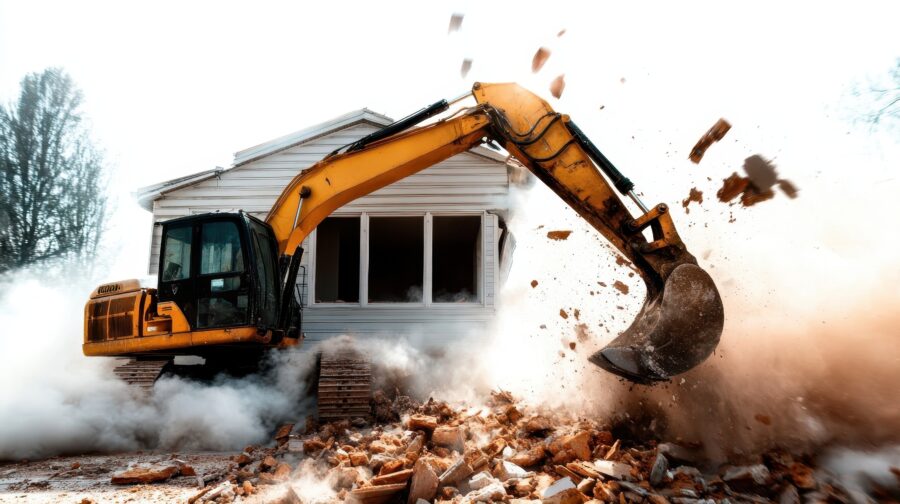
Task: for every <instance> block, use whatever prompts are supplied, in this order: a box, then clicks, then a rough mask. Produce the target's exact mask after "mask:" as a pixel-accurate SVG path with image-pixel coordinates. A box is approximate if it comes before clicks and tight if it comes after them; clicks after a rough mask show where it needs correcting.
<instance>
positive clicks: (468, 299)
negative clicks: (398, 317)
mask: <svg viewBox="0 0 900 504" xmlns="http://www.w3.org/2000/svg"><path fill="white" fill-rule="evenodd" d="M482 225H483V221H482V215H481V214H476V215H432V214H430V213H426V214H425V215H419V216H409V217H393V216H377V215H376V216H371V215H370V216H366V215H365V214H363V216H362V217H355V216H354V217H344V216H334V217H328V218H326V219H325V220H324V221H322V223H321V224H319V226H318V228H317V229H316V234H315V239H314V244H313V245H312V246H313V247H314V250H313V256H314V258H313V260H312V262H313V268H314V269H313V275H312V277H313V280H312V284H313V286H312V290H313V292H312V294H314V296H313V297H312V299H313V302H315V303H336V304H339V303H353V304H360V305H363V306H365V305H366V304H373V305H377V304H379V303H423V304H425V305H431V304H441V303H443V304H447V303H478V302H480V301H481V299H482V296H483V293H482V290H483V288H484V284H483V279H482V276H483V274H484V272H483V257H482V253H483V246H484V237H483V236H482ZM426 251H427V253H426Z"/></svg>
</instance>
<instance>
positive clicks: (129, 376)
mask: <svg viewBox="0 0 900 504" xmlns="http://www.w3.org/2000/svg"><path fill="white" fill-rule="evenodd" d="M171 362H172V359H154V360H137V359H128V362H126V363H125V364H122V365H121V366H117V367H116V368H115V369H113V373H115V374H116V376H118V377H119V379H121V380H122V381H124V382H125V383H127V384H128V385H131V386H132V387H135V388H139V389H142V390H145V391H149V390H150V389H152V388H153V384H154V383H155V382H156V380H157V378H159V375H161V374H162V372H163V369H164V368H165V367H166V365H168V364H169V363H171Z"/></svg>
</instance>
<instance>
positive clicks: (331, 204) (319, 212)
mask: <svg viewBox="0 0 900 504" xmlns="http://www.w3.org/2000/svg"><path fill="white" fill-rule="evenodd" d="M489 124H490V120H489V118H488V117H487V116H486V115H484V114H467V115H464V116H462V117H458V118H455V119H449V120H444V121H440V122H438V123H435V124H432V125H429V126H425V127H422V128H417V129H413V130H411V131H408V132H406V133H400V134H398V135H395V136H393V137H390V138H389V139H387V140H382V141H381V142H378V143H374V144H371V145H369V146H367V147H366V148H365V149H364V150H361V151H357V152H350V153H346V154H340V155H337V156H334V157H332V158H328V159H325V160H322V161H320V162H318V163H316V164H315V165H314V166H313V167H311V168H310V169H308V170H305V171H303V172H302V173H300V174H299V175H297V176H296V177H295V178H294V180H292V181H291V183H290V185H289V186H288V187H287V188H286V189H285V190H284V192H283V193H282V194H281V197H279V198H278V201H276V202H275V205H274V206H273V207H272V210H271V211H270V212H269V215H268V216H267V217H266V222H268V223H269V225H271V226H272V229H273V230H274V231H275V237H276V238H277V240H278V249H279V252H280V253H282V254H289V255H290V254H293V253H294V250H295V249H296V248H297V246H298V245H300V243H302V242H303V239H304V238H305V237H306V236H307V235H308V234H309V233H310V232H312V230H313V229H315V228H316V226H318V225H319V223H320V222H321V221H322V220H323V219H325V217H328V215H329V214H331V212H333V211H335V210H336V209H337V208H339V207H341V206H343V205H345V204H347V203H349V202H351V201H353V200H355V199H356V198H359V197H361V196H365V195H366V194H369V193H370V192H372V191H375V190H376V189H380V188H382V187H385V186H387V185H389V184H391V183H393V182H396V181H398V180H400V179H403V178H405V177H408V176H409V175H412V174H413V173H416V172H418V171H421V170H423V169H425V168H427V167H429V166H431V165H433V164H435V163H438V162H440V161H443V160H444V159H447V158H449V157H451V156H454V155H456V154H459V153H460V152H465V151H467V150H469V149H470V148H472V147H473V146H475V145H476V144H478V143H479V142H480V140H481V138H482V137H483V136H485V135H486V134H487V126H488V125H489ZM304 186H305V187H308V188H309V189H310V190H311V192H310V195H309V197H307V198H304V200H303V207H302V212H301V213H300V218H299V220H298V222H297V226H296V228H295V227H294V219H295V216H296V212H297V205H298V204H299V200H300V196H299V193H300V189H301V187H304Z"/></svg>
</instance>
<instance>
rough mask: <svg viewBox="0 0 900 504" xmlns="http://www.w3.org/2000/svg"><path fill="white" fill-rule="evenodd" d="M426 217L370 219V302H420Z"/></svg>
mask: <svg viewBox="0 0 900 504" xmlns="http://www.w3.org/2000/svg"><path fill="white" fill-rule="evenodd" d="M424 227H425V225H424V218H423V217H372V218H370V219H369V302H372V303H379V302H382V303H383V302H395V303H403V302H421V301H422V278H423V277H424V271H423V268H424V261H425V230H424Z"/></svg>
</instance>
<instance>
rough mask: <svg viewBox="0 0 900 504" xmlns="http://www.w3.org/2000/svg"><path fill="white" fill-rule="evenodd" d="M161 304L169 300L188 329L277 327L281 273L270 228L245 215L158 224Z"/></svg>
mask: <svg viewBox="0 0 900 504" xmlns="http://www.w3.org/2000/svg"><path fill="white" fill-rule="evenodd" d="M162 226H163V231H162V240H161V245H160V261H159V277H158V278H159V281H158V285H157V289H158V296H159V301H160V302H166V301H172V302H174V303H175V304H176V305H177V306H178V308H180V309H181V311H182V312H183V313H184V316H185V318H186V319H187V322H188V324H190V326H191V329H192V330H204V329H213V328H227V327H242V326H249V325H255V326H257V327H258V328H259V329H261V330H266V329H269V328H272V327H274V326H275V324H276V322H277V318H278V307H279V291H278V284H279V274H278V266H277V264H278V263H277V260H276V252H275V238H274V236H273V234H272V229H271V228H270V227H269V226H268V225H266V224H265V223H264V222H262V221H261V220H259V219H257V218H255V217H252V216H250V215H248V214H247V213H245V212H238V213H212V214H204V215H195V216H190V217H183V218H180V219H174V220H171V221H168V222H165V223H163V224H162Z"/></svg>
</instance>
